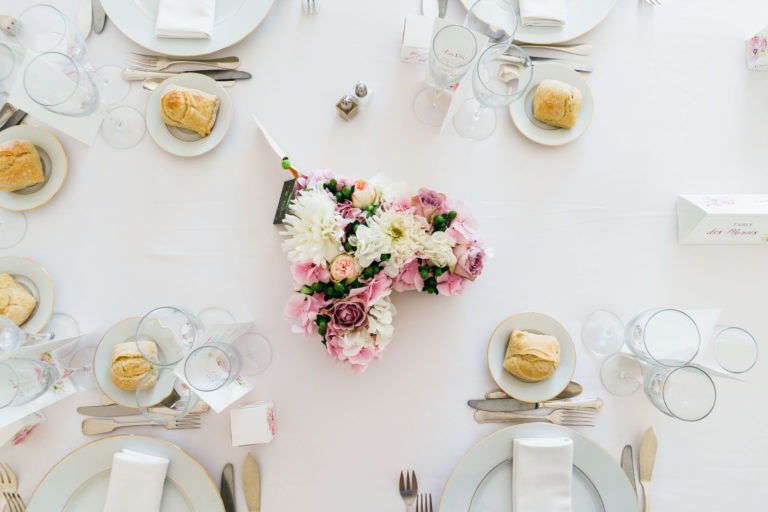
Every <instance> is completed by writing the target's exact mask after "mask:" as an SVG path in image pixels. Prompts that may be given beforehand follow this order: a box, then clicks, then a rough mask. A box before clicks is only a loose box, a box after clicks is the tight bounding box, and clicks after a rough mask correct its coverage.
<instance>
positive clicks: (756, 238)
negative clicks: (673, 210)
mask: <svg viewBox="0 0 768 512" xmlns="http://www.w3.org/2000/svg"><path fill="white" fill-rule="evenodd" d="M677 234H678V242H679V243H681V244H710V245H766V246H768V195H713V194H710V195H680V196H678V198H677Z"/></svg>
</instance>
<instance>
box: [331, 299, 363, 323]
mask: <svg viewBox="0 0 768 512" xmlns="http://www.w3.org/2000/svg"><path fill="white" fill-rule="evenodd" d="M328 313H329V316H330V317H331V321H330V323H329V325H330V327H331V328H332V329H334V330H336V331H352V330H354V329H357V328H358V327H360V326H362V325H365V323H366V322H367V321H368V312H367V311H366V309H365V305H364V304H363V301H362V299H359V298H350V299H345V300H340V301H338V302H336V303H334V304H333V306H331V308H330V310H329V312H328Z"/></svg>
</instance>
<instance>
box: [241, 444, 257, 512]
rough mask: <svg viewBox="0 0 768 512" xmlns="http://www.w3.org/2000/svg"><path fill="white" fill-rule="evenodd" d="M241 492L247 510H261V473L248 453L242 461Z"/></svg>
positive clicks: (254, 511)
mask: <svg viewBox="0 0 768 512" xmlns="http://www.w3.org/2000/svg"><path fill="white" fill-rule="evenodd" d="M243 493H245V504H246V505H248V512H261V475H260V473H259V465H258V464H257V463H256V461H255V460H254V458H253V457H252V456H251V454H250V453H249V454H248V455H246V456H245V461H243Z"/></svg>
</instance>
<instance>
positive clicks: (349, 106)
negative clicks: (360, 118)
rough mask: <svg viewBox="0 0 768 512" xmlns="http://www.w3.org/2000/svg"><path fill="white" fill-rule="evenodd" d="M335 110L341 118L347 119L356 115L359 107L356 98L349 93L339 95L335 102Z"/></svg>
mask: <svg viewBox="0 0 768 512" xmlns="http://www.w3.org/2000/svg"><path fill="white" fill-rule="evenodd" d="M336 111H337V112H338V113H339V115H340V116H341V118H342V119H344V120H345V121H349V120H350V119H352V118H353V117H355V116H356V115H357V113H358V112H359V111H360V107H359V106H358V104H357V100H356V99H355V97H354V96H352V95H350V94H345V95H344V96H342V97H341V99H340V100H339V102H338V103H336Z"/></svg>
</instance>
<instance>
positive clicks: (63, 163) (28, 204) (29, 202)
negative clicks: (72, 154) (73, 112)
mask: <svg viewBox="0 0 768 512" xmlns="http://www.w3.org/2000/svg"><path fill="white" fill-rule="evenodd" d="M14 139H19V140H28V141H30V142H31V143H32V144H33V145H34V146H35V148H37V152H38V153H39V154H40V160H41V162H42V164H43V174H44V175H45V181H43V182H42V183H38V184H36V185H32V186H30V187H26V188H23V189H21V190H16V191H14V192H5V191H0V208H5V209H6V210H14V211H17V212H20V211H24V210H31V209H33V208H37V207H38V206H42V205H44V204H46V203H47V202H48V201H50V200H51V198H53V196H55V195H56V193H57V192H58V191H59V189H61V186H62V185H63V184H64V180H65V179H66V178H67V154H66V153H65V152H64V147H63V146H62V145H61V142H59V139H57V138H56V137H54V136H53V134H52V133H51V132H49V131H47V130H44V129H42V128H38V127H37V126H29V125H18V126H12V127H10V128H6V129H5V130H3V131H2V132H0V144H2V143H3V142H7V141H9V140H14Z"/></svg>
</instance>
